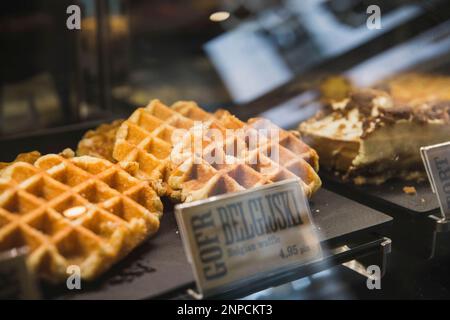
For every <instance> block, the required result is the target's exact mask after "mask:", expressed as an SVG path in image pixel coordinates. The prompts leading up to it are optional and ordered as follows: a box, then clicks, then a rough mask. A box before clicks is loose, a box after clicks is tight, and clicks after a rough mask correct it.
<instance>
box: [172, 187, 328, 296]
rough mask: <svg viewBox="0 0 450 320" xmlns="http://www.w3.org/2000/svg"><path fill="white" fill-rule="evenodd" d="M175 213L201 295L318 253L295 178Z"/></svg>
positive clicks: (276, 271)
mask: <svg viewBox="0 0 450 320" xmlns="http://www.w3.org/2000/svg"><path fill="white" fill-rule="evenodd" d="M175 213H176V218H177V222H178V226H179V229H180V233H181V236H182V240H183V244H184V247H185V251H186V254H187V257H188V260H189V262H190V263H191V265H192V269H193V272H194V275H195V278H196V282H197V287H198V289H199V291H200V293H201V294H202V295H203V296H208V295H214V294H219V293H221V292H226V291H228V290H232V289H233V288H238V287H239V286H244V285H250V284H251V283H252V282H253V283H254V282H256V281H257V280H258V279H261V278H265V277H271V276H274V275H276V274H280V273H282V272H286V271H289V270H292V269H294V268H297V267H299V266H301V265H303V264H306V263H309V262H312V261H316V260H319V259H321V258H322V250H321V246H320V241H319V237H318V235H317V233H316V228H315V227H314V224H313V223H312V220H311V213H310V210H309V205H308V201H307V199H306V196H305V194H304V192H303V189H302V188H301V185H300V183H299V180H298V179H291V180H285V181H281V182H277V183H274V184H270V185H266V186H261V187H258V188H253V189H250V190H246V191H243V192H238V193H232V194H227V195H220V196H214V197H211V198H208V199H206V200H201V201H196V202H192V203H186V204H180V205H177V206H176V207H175Z"/></svg>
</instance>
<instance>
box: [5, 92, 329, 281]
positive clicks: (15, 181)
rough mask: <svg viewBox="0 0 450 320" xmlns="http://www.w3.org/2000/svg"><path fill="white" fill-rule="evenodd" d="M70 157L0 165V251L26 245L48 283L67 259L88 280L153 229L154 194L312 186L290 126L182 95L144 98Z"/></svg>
mask: <svg viewBox="0 0 450 320" xmlns="http://www.w3.org/2000/svg"><path fill="white" fill-rule="evenodd" d="M217 133H219V136H220V139H219V138H218V137H217ZM269 133H270V134H269ZM273 133H275V135H274V136H275V139H273V136H272V134H273ZM193 142H194V144H193ZM196 143H197V144H198V143H199V144H200V146H201V148H199V149H198V148H196V147H197V145H196ZM77 155H78V156H77V157H76V156H75V155H74V154H73V152H72V151H71V150H69V151H68V150H65V151H64V152H63V153H61V154H59V155H55V154H51V155H44V156H41V155H40V154H39V153H38V152H32V153H28V154H22V155H19V156H18V157H17V159H16V160H15V161H14V162H12V163H0V252H1V251H4V250H10V249H13V248H20V247H23V246H27V247H28V248H29V255H28V259H27V261H28V264H29V267H30V269H31V270H33V271H34V272H36V273H37V274H38V276H40V277H41V278H44V279H48V280H49V281H52V282H58V281H63V280H64V279H65V278H66V277H67V273H66V271H67V268H68V267H69V266H71V265H77V266H79V267H80V270H81V276H82V278H83V279H94V278H96V277H97V276H98V275H100V274H101V273H102V272H104V271H105V270H107V269H108V268H109V267H110V266H111V265H112V264H114V263H115V262H117V261H118V260H119V259H121V258H122V257H124V256H125V255H127V254H128V253H129V252H130V251H131V250H133V248H135V247H136V246H137V245H138V244H139V243H141V242H142V241H144V240H145V239H146V238H147V237H148V236H150V235H152V234H154V233H155V232H156V231H157V230H158V228H159V221H160V217H161V216H162V211H163V208H162V203H161V200H160V197H161V196H169V197H170V198H172V199H174V200H176V201H178V202H188V201H193V200H198V199H205V198H207V197H210V196H213V195H218V194H225V193H231V192H238V191H241V190H245V189H249V188H252V187H256V186H260V185H264V184H268V183H272V182H275V181H279V180H283V179H289V178H298V181H299V183H300V184H301V185H302V187H303V190H304V191H305V193H306V194H307V195H308V196H310V195H311V194H313V193H314V192H315V191H316V190H317V189H318V188H319V187H320V184H321V182H320V179H319V177H318V176H317V173H316V171H317V170H318V156H317V154H316V152H315V151H314V150H313V149H311V148H310V147H308V146H307V145H305V144H304V143H303V142H302V141H301V140H300V139H299V138H298V137H297V136H295V135H294V134H293V133H291V132H287V131H284V130H281V129H280V128H278V127H277V126H275V125H274V124H273V123H271V122H270V121H267V120H264V119H251V120H250V121H248V122H242V121H240V120H239V119H238V118H236V117H234V116H233V115H231V114H230V113H228V112H227V111H224V110H220V111H218V112H216V113H214V114H212V113H208V112H206V111H205V110H203V109H201V108H200V107H199V106H197V105H196V104H195V103H193V102H185V101H180V102H177V103H175V104H174V105H173V106H171V107H168V106H166V105H164V104H162V103H161V102H160V101H158V100H153V101H151V102H150V104H149V105H148V106H147V107H145V108H139V109H137V110H136V111H135V112H134V113H133V114H132V115H131V116H130V118H129V119H127V120H125V121H116V122H113V123H112V124H105V125H102V126H100V127H99V128H97V129H95V130H92V131H89V132H88V133H87V134H86V135H85V136H84V138H83V139H82V140H81V141H80V143H79V145H78V150H77Z"/></svg>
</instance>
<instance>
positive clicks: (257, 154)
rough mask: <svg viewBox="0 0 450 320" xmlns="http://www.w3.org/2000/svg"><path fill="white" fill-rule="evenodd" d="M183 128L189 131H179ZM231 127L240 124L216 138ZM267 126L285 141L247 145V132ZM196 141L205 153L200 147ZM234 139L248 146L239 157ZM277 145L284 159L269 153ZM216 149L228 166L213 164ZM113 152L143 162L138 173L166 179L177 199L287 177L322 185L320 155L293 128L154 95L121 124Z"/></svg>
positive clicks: (306, 186) (122, 158)
mask: <svg viewBox="0 0 450 320" xmlns="http://www.w3.org/2000/svg"><path fill="white" fill-rule="evenodd" d="M177 129H184V130H183V131H182V132H180V134H179V135H177V133H176V130H177ZM227 129H235V131H236V134H234V133H231V136H230V137H229V139H227V140H226V141H223V139H216V136H217V133H220V134H221V135H220V137H224V136H225V135H226V134H227V133H229V131H227ZM236 129H240V130H236ZM261 129H272V130H273V129H275V130H276V131H277V132H278V133H279V135H280V140H279V141H277V142H273V141H270V139H268V137H262V136H261V137H260V140H261V142H260V143H259V144H258V145H255V146H251V147H249V146H247V145H246V143H245V141H246V137H248V136H250V135H258V134H259V132H260V131H261ZM238 132H239V133H238ZM239 135H240V136H239ZM174 136H175V138H173V137H174ZM216 140H217V141H216ZM196 141H197V142H199V143H201V144H202V148H201V149H202V150H204V151H205V152H204V153H203V152H202V154H199V153H196V152H195V149H194V148H193V146H194V145H195V143H196ZM213 142H214V143H213ZM233 144H241V145H242V146H244V149H245V150H243V152H242V153H241V154H239V155H235V156H234V157H233V156H231V155H230V152H228V153H227V152H226V150H231V148H232V146H233ZM273 150H276V151H277V152H279V153H280V155H281V156H280V157H279V159H278V160H279V161H272V160H271V159H270V157H268V156H265V154H268V153H271V152H272V151H273ZM211 153H214V154H215V155H216V156H217V157H221V159H222V160H224V161H222V162H223V163H224V165H216V164H212V162H211V159H209V158H208V154H211ZM113 156H114V158H115V159H116V160H118V161H136V162H138V163H139V164H140V165H139V168H140V169H139V171H138V172H137V177H138V178H141V179H146V180H149V181H156V180H158V181H164V182H166V193H167V194H169V195H170V196H171V197H172V198H173V199H175V200H177V201H185V202H187V201H193V200H197V199H204V198H207V197H209V196H212V195H216V194H223V193H230V192H236V191H241V190H245V189H248V188H251V187H255V186H259V185H263V184H267V183H272V182H274V181H279V180H283V179H287V178H296V177H297V178H298V177H299V178H301V183H302V184H303V186H304V189H305V191H306V193H307V194H308V195H311V194H312V193H314V192H315V191H316V190H317V189H318V188H319V187H320V184H321V183H320V179H319V177H318V176H317V174H316V172H315V170H318V157H317V154H316V153H315V151H314V150H312V149H311V148H309V147H308V146H307V145H305V144H304V143H303V142H301V140H299V139H298V138H297V137H296V136H294V135H293V134H292V133H290V132H287V131H284V130H281V129H280V128H278V127H277V126H275V125H274V124H273V123H271V122H270V121H268V120H264V119H252V120H250V121H249V122H248V123H245V122H242V121H240V120H239V119H238V118H236V117H234V116H233V115H231V114H230V113H228V112H227V111H225V110H221V111H218V112H216V113H215V114H211V113H209V112H207V111H205V110H203V109H202V108H200V107H199V106H198V105H197V104H196V103H194V102H191V101H179V102H177V103H175V104H174V105H172V107H167V106H165V105H164V104H162V103H161V102H160V101H159V100H153V101H151V102H150V104H149V105H148V106H147V107H145V108H140V109H138V110H136V111H135V112H134V113H133V114H132V115H131V117H130V118H129V119H128V120H126V121H125V122H124V124H123V125H122V126H121V127H120V129H119V131H118V134H117V139H116V145H115V148H114V153H113ZM225 159H226V161H225Z"/></svg>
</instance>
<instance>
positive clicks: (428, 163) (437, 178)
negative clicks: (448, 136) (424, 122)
mask: <svg viewBox="0 0 450 320" xmlns="http://www.w3.org/2000/svg"><path fill="white" fill-rule="evenodd" d="M420 153H421V155H422V160H423V162H424V165H425V169H426V171H427V175H428V179H429V180H430V184H431V189H432V190H433V192H434V193H436V195H437V198H438V202H439V206H440V207H441V213H442V217H443V218H444V219H446V220H448V219H450V142H446V143H441V144H436V145H432V146H428V147H422V148H420Z"/></svg>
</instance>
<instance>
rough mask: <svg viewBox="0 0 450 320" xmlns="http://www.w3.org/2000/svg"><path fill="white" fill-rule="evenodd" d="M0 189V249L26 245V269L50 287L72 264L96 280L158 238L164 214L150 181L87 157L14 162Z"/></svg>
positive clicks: (0, 181) (116, 166) (4, 173)
mask: <svg viewBox="0 0 450 320" xmlns="http://www.w3.org/2000/svg"><path fill="white" fill-rule="evenodd" d="M0 192H1V195H0V251H3V250H9V249H13V248H19V247H22V246H28V248H29V250H30V252H29V255H28V260H27V262H28V264H29V267H30V269H31V270H33V271H35V272H37V273H38V274H39V275H40V276H41V277H43V278H46V279H48V280H49V281H52V282H58V281H59V280H62V279H65V278H66V277H67V274H66V270H67V267H68V266H70V265H77V266H79V267H80V270H81V276H82V278H83V279H92V278H95V277H96V276H98V275H99V274H100V273H102V272H103V271H105V270H106V269H108V268H109V267H110V266H111V265H112V264H113V263H114V262H116V261H117V260H118V259H120V258H121V257H122V256H124V255H126V254H127V253H128V252H130V251H131V250H132V249H133V248H134V247H135V246H136V245H137V244H139V243H140V242H142V241H143V240H144V239H145V238H147V237H148V236H149V235H151V234H153V233H155V232H156V231H157V230H158V228H159V219H160V217H161V215H162V204H161V201H160V199H159V197H158V196H157V195H156V193H155V191H154V190H153V189H152V188H150V187H149V185H148V183H146V182H143V181H139V180H138V179H136V178H134V177H132V176H131V175H130V174H128V173H127V172H126V171H125V170H123V169H122V168H121V167H119V166H118V165H113V164H111V163H110V162H108V161H105V160H102V159H97V158H93V157H89V156H83V157H77V158H71V159H65V158H63V157H61V156H59V155H46V156H43V157H41V158H39V159H38V160H37V161H36V162H35V164H34V165H31V164H28V163H25V162H18V163H15V164H13V165H11V166H10V167H8V168H7V169H6V170H5V171H4V172H3V173H2V177H1V179H0ZM80 210H81V212H80ZM77 211H78V212H77ZM70 213H75V215H72V216H70V215H69V214H70ZM76 213H78V214H79V215H78V214H76Z"/></svg>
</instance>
